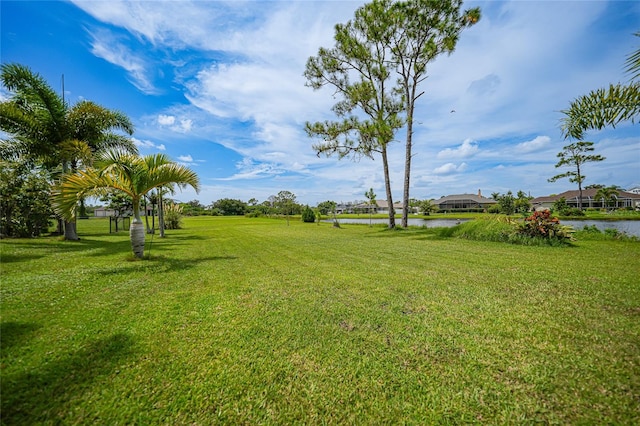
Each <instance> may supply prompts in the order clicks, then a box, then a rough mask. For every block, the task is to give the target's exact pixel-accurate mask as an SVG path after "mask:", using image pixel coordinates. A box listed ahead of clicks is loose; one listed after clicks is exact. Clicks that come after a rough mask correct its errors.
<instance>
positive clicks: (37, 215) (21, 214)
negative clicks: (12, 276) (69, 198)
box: [0, 161, 53, 238]
mask: <svg viewBox="0 0 640 426" xmlns="http://www.w3.org/2000/svg"><path fill="white" fill-rule="evenodd" d="M49 189H50V185H49V182H48V180H47V176H46V174H45V173H44V172H43V171H40V170H31V168H30V167H28V166H26V165H25V164H20V163H10V162H5V161H2V162H0V235H4V236H10V237H22V238H24V237H37V236H40V235H41V234H43V233H45V232H46V231H47V230H48V228H49V226H50V225H51V221H50V218H51V216H52V215H53V211H52V210H51V205H50V202H49V192H50V191H49Z"/></svg>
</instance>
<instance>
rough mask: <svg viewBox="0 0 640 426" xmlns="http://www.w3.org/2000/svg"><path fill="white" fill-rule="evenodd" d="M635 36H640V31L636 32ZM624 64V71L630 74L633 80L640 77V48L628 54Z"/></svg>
mask: <svg viewBox="0 0 640 426" xmlns="http://www.w3.org/2000/svg"><path fill="white" fill-rule="evenodd" d="M634 36H636V37H640V31H638V32H637V33H635V34H634ZM624 64H625V68H624V71H625V72H626V73H627V74H629V77H630V79H631V81H634V80H636V79H638V78H640V49H638V50H636V51H635V52H633V53H632V54H630V55H629V56H627V60H626V62H625V63H624Z"/></svg>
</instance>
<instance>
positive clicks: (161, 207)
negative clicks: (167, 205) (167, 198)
mask: <svg viewBox="0 0 640 426" xmlns="http://www.w3.org/2000/svg"><path fill="white" fill-rule="evenodd" d="M158 227H160V238H164V200H163V198H162V188H160V190H159V191H158Z"/></svg>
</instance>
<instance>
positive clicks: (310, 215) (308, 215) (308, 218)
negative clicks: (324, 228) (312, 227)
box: [302, 206, 316, 223]
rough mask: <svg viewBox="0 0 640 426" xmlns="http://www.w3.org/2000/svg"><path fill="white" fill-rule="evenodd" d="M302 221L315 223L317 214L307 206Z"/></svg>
mask: <svg viewBox="0 0 640 426" xmlns="http://www.w3.org/2000/svg"><path fill="white" fill-rule="evenodd" d="M302 221H303V222H305V223H313V222H315V221H316V214H315V213H314V212H313V210H312V209H311V207H309V206H305V207H304V209H303V210H302Z"/></svg>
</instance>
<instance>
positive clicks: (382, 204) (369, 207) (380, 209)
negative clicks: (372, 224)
mask: <svg viewBox="0 0 640 426" xmlns="http://www.w3.org/2000/svg"><path fill="white" fill-rule="evenodd" d="M393 208H394V211H395V213H396V214H402V203H393ZM369 212H371V213H374V214H375V213H380V214H389V203H388V202H387V200H376V203H375V204H369V203H368V202H362V203H346V204H344V203H341V204H338V205H337V206H336V213H337V214H341V213H369Z"/></svg>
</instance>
